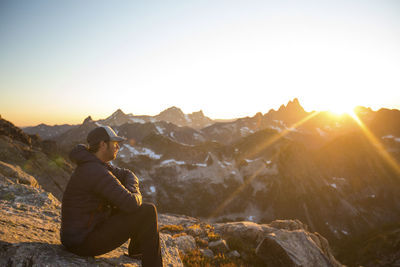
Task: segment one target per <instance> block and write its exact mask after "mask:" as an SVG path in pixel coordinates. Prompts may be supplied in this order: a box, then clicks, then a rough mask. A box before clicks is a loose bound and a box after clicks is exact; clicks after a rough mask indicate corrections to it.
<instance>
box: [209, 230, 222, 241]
mask: <svg viewBox="0 0 400 267" xmlns="http://www.w3.org/2000/svg"><path fill="white" fill-rule="evenodd" d="M220 239H221V236H220V235H219V234H216V233H214V232H208V240H209V241H210V242H212V241H217V240H220Z"/></svg>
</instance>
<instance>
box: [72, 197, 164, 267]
mask: <svg viewBox="0 0 400 267" xmlns="http://www.w3.org/2000/svg"><path fill="white" fill-rule="evenodd" d="M129 238H131V241H132V242H135V241H136V242H137V243H138V244H139V247H140V250H141V252H142V255H143V256H142V265H143V267H150V266H154V267H158V266H162V258H161V249H160V240H159V233H158V224H157V210H156V207H155V206H154V205H153V204H151V203H143V204H142V205H141V206H140V207H139V208H138V209H137V211H135V212H134V213H124V212H117V213H115V214H113V215H112V216H111V217H109V218H108V219H107V220H106V221H104V222H103V223H101V224H100V225H98V226H96V228H95V229H94V230H93V231H92V232H91V233H90V234H89V235H88V236H87V238H86V239H85V241H84V242H83V243H82V244H81V245H79V246H78V247H75V248H70V250H71V251H72V252H74V253H75V254H78V255H81V256H97V255H101V254H104V253H107V252H109V251H111V250H113V249H115V248H117V247H119V246H121V245H122V244H123V243H124V242H125V241H126V240H128V239H129ZM133 239H134V240H133Z"/></svg>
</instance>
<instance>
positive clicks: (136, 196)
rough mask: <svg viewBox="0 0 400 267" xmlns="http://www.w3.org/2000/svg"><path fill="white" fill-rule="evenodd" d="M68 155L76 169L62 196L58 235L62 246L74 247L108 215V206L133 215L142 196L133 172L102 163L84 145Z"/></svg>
mask: <svg viewBox="0 0 400 267" xmlns="http://www.w3.org/2000/svg"><path fill="white" fill-rule="evenodd" d="M69 156H70V159H71V160H72V161H74V162H75V163H77V165H78V166H77V168H76V169H75V171H74V173H73V174H72V176H71V179H70V180H69V182H68V185H67V188H66V189H65V192H64V195H63V199H62V209H61V230H60V235H61V242H62V244H63V245H64V246H66V247H73V246H76V245H79V244H80V243H81V242H83V241H84V239H85V238H86V236H87V234H88V233H90V232H91V231H92V230H93V228H94V227H95V226H96V225H97V224H98V223H100V222H102V221H103V220H104V219H106V218H107V217H108V216H109V214H110V212H111V207H115V208H117V209H119V210H121V211H123V212H134V211H135V210H136V208H137V207H139V206H140V205H141V204H142V195H141V194H140V191H139V181H138V178H137V177H136V176H135V175H134V174H133V172H131V171H130V170H127V169H121V168H116V167H113V166H111V165H110V164H107V163H103V162H102V161H101V160H100V159H98V158H97V157H96V156H95V155H94V154H92V153H90V152H89V151H88V150H87V148H86V146H84V145H77V146H76V147H75V148H74V149H73V150H72V151H71V153H70V155H69Z"/></svg>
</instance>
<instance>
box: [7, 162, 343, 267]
mask: <svg viewBox="0 0 400 267" xmlns="http://www.w3.org/2000/svg"><path fill="white" fill-rule="evenodd" d="M0 170H1V176H0V178H1V179H0V206H1V209H0V265H1V266H41V265H48V266H82V265H84V266H117V265H118V266H141V263H140V261H138V260H135V259H131V258H129V257H127V256H126V255H125V253H126V251H127V244H128V243H125V244H123V245H122V246H121V247H120V248H118V249H116V250H114V251H111V252H109V253H107V254H104V255H101V256H98V257H79V256H76V255H74V254H72V253H70V252H68V251H66V250H65V248H64V247H63V246H62V245H61V244H60V242H59V225H60V208H61V205H60V202H59V201H58V200H57V199H56V198H55V197H53V195H52V194H51V193H48V192H46V191H44V190H42V189H41V188H38V187H37V182H36V180H35V178H34V177H32V176H30V175H29V174H27V173H25V172H24V171H23V170H21V169H20V168H18V167H14V166H12V165H10V164H5V163H1V164H0ZM159 224H160V229H161V234H160V239H161V247H162V254H163V261H164V265H165V266H174V267H175V266H183V263H182V260H181V258H182V259H183V261H184V263H185V264H186V265H189V266H191V265H190V264H189V262H193V259H192V261H190V259H191V257H192V255H195V253H199V254H196V255H198V256H199V257H200V258H201V261H203V262H204V261H209V262H211V265H214V264H217V262H220V261H221V259H223V260H224V261H225V262H232V263H238V264H240V265H246V266H253V264H252V263H251V262H247V258H246V257H249V256H251V257H257V260H259V261H264V263H266V264H270V263H271V262H276V255H274V253H273V251H275V250H272V251H270V250H268V249H265V247H266V246H267V247H268V245H266V242H267V241H265V240H272V238H273V237H271V235H275V237H274V240H275V243H276V244H279V245H280V247H281V250H284V251H285V253H286V254H287V255H290V256H293V255H295V256H294V258H293V259H292V261H291V262H292V263H297V262H298V261H299V260H298V257H299V256H297V255H300V256H301V261H299V262H300V263H310V262H311V263H315V262H318V260H324V263H325V262H326V263H327V264H331V265H327V266H340V264H339V263H337V262H336V260H335V258H334V257H333V256H332V254H331V253H330V250H329V246H328V244H327V242H326V240H324V239H323V238H322V237H320V236H318V235H317V234H311V233H309V232H307V231H306V230H305V229H304V225H302V224H301V223H300V222H294V223H293V222H286V223H285V222H278V223H274V224H273V225H279V227H280V228H281V229H277V228H274V227H272V226H270V225H258V224H255V223H249V222H242V223H227V224H217V225H213V224H208V223H205V222H202V221H200V220H199V219H196V218H192V217H188V216H177V215H172V214H160V216H159ZM291 224H295V228H298V229H301V230H290V229H293V227H292V228H290V227H286V225H291ZM285 227H286V228H288V229H283V228H285ZM298 235H301V236H302V238H298ZM232 236H234V237H237V238H238V239H239V240H241V242H242V243H243V244H246V245H245V246H243V247H240V246H237V243H235V242H233V241H232V239H230V237H232ZM310 239H312V240H314V241H310ZM259 240H261V243H260V244H259V245H258V248H257V250H256V246H255V244H257V243H259ZM229 242H231V244H229ZM276 246H277V245H275V247H276ZM248 247H250V248H251V251H250V252H249V249H248ZM304 247H306V248H308V250H307V251H306V252H307V253H304V249H303V248H304ZM246 253H247V254H246ZM250 254H251V255H250ZM221 255H225V256H222V258H221ZM242 255H243V256H242ZM288 257H289V256H288ZM195 260H198V259H197V258H195ZM285 263H287V261H285ZM275 266H286V265H275ZM294 266H298V265H294ZM302 266H307V265H302ZM309 266H311V265H309Z"/></svg>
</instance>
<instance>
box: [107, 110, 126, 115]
mask: <svg viewBox="0 0 400 267" xmlns="http://www.w3.org/2000/svg"><path fill="white" fill-rule="evenodd" d="M120 115H126V114H125V113H124V112H123V111H122V110H121V109H120V108H119V109H117V110H116V111H115V112H114V113H113V114H111V116H120Z"/></svg>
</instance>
